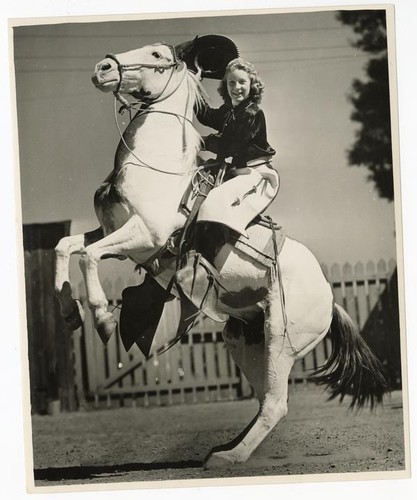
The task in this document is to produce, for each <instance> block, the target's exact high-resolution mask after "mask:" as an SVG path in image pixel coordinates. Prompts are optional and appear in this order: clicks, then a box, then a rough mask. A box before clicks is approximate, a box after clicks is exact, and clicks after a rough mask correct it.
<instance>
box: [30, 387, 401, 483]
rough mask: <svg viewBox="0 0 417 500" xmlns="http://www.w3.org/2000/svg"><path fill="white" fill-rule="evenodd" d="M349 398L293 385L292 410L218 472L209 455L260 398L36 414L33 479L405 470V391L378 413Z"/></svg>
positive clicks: (76, 480) (246, 417)
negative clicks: (207, 466) (355, 408)
mask: <svg viewBox="0 0 417 500" xmlns="http://www.w3.org/2000/svg"><path fill="white" fill-rule="evenodd" d="M348 403H349V401H346V402H343V403H342V404H339V403H338V402H334V401H332V402H327V401H326V395H325V394H324V393H323V392H321V391H320V390H318V389H316V388H314V387H312V388H308V389H298V390H297V391H295V392H291V393H290V401H289V413H288V416H287V417H286V418H285V419H284V420H283V421H282V422H281V423H280V424H279V425H278V426H277V427H276V429H274V431H273V432H272V433H271V434H270V435H269V436H268V437H267V439H266V440H265V441H264V443H263V444H262V445H261V446H260V447H259V448H258V450H256V452H255V453H254V455H253V456H252V457H251V459H250V460H249V461H248V462H247V463H246V464H243V465H238V466H230V467H227V468H224V469H222V470H215V471H213V470H204V469H203V467H202V462H203V459H204V457H205V456H206V454H207V453H208V452H209V451H210V449H211V448H212V447H213V446H217V445H219V444H223V443H225V442H227V441H229V440H231V439H232V438H234V437H235V436H236V435H237V434H238V433H239V432H240V431H241V430H243V428H244V427H245V425H246V424H247V423H248V422H249V421H250V420H251V418H252V417H253V416H254V414H255V413H256V411H257V402H256V401H255V400H245V401H235V402H222V403H207V404H194V405H179V406H171V407H158V408H117V409H106V410H96V411H85V412H78V413H65V414H60V415H56V416H34V417H33V420H32V424H33V448H34V469H35V471H34V474H35V485H36V486H55V485H68V484H78V485H79V484H97V483H119V482H128V481H164V480H177V479H206V478H230V477H235V478H236V477H251V476H283V475H284V476H285V475H301V474H302V475H306V474H332V473H345V472H370V471H400V470H404V467H405V464H404V427H403V406H402V397H401V392H399V391H398V392H394V393H392V394H391V396H389V397H388V398H387V400H386V402H385V404H384V406H383V407H379V408H377V409H376V410H373V411H372V412H371V411H370V410H369V409H365V410H361V411H360V412H352V411H349V410H348ZM329 479H330V478H329ZM161 486H163V484H161Z"/></svg>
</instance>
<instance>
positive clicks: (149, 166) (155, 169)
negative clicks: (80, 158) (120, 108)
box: [114, 99, 194, 177]
mask: <svg viewBox="0 0 417 500" xmlns="http://www.w3.org/2000/svg"><path fill="white" fill-rule="evenodd" d="M116 101H117V99H115V100H114V121H115V123H116V127H117V130H118V132H119V135H120V140H121V141H122V142H123V144H124V146H125V148H126V149H127V150H128V151H129V153H130V154H131V155H132V156H134V157H135V158H136V160H137V161H138V162H139V164H137V163H132V162H127V163H125V164H124V165H123V167H125V166H126V165H136V166H138V167H145V168H149V169H150V170H154V171H155V172H159V173H161V174H168V175H176V176H179V177H185V176H186V175H190V172H170V171H169V170H163V169H161V168H157V167H152V165H149V164H148V163H146V162H144V161H143V160H141V159H140V158H139V157H138V156H137V155H136V154H135V153H134V152H133V151H132V150H131V148H129V146H128V145H127V143H126V141H125V138H124V137H123V132H122V130H121V129H120V126H119V122H118V120H117V109H116ZM151 113H162V114H166V115H172V116H175V117H177V118H178V119H179V120H180V119H181V118H182V119H183V120H184V122H183V125H184V124H185V121H187V122H189V123H191V125H193V122H192V121H191V120H189V119H188V118H187V117H186V116H183V115H180V114H179V113H172V112H170V111H162V110H161V111H160V110H158V109H149V108H148V109H144V110H142V112H141V111H140V110H139V111H138V114H137V115H136V116H142V115H145V114H151ZM136 116H135V117H136ZM193 126H194V125H193Z"/></svg>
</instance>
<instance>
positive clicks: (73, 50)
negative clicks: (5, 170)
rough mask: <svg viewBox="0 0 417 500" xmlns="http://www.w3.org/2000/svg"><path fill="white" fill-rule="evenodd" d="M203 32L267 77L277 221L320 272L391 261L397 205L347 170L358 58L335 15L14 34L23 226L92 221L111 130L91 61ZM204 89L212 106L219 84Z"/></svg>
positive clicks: (83, 26) (45, 28)
mask: <svg viewBox="0 0 417 500" xmlns="http://www.w3.org/2000/svg"><path fill="white" fill-rule="evenodd" d="M207 33H219V34H225V35H227V36H229V37H230V38H232V39H233V40H234V41H235V43H236V44H237V46H238V48H239V51H240V54H241V56H242V57H244V58H245V59H247V60H249V61H251V62H252V63H253V64H255V66H256V67H257V69H258V71H259V73H260V75H261V77H262V79H263V80H264V82H265V85H266V91H265V96H264V99H263V101H262V105H261V106H262V109H263V110H264V111H265V114H266V119H267V130H268V139H269V142H270V143H271V145H272V146H273V147H274V148H275V149H276V150H277V156H276V163H275V166H276V168H277V169H278V171H279V173H280V177H281V188H280V192H279V194H278V196H277V198H276V200H275V201H274V203H273V204H272V205H271V207H270V209H269V212H270V213H271V215H272V216H273V217H274V218H275V220H276V221H277V222H278V223H280V224H282V225H283V227H284V228H285V230H286V232H287V234H288V235H290V236H292V237H294V238H296V239H297V240H299V241H302V242H304V243H305V244H306V245H307V246H308V247H309V248H310V249H311V250H313V252H314V253H315V254H316V255H317V257H318V259H319V260H320V261H321V262H323V263H325V264H327V265H328V266H331V265H332V264H333V263H336V262H337V263H340V264H344V263H345V262H350V263H351V264H353V265H354V264H355V263H356V262H358V261H362V262H364V263H366V262H367V261H369V260H374V261H377V260H379V259H381V258H382V259H391V258H395V257H396V248H395V217H394V205H393V204H392V203H391V204H390V203H388V202H386V201H384V200H381V199H379V198H378V195H377V193H376V191H375V189H374V186H373V185H372V184H371V183H369V182H368V181H367V171H366V169H365V168H356V167H349V166H348V164H347V157H346V151H347V149H348V148H349V146H350V145H351V144H352V142H353V141H354V133H355V129H356V128H357V126H358V125H357V124H354V123H353V122H352V121H351V120H350V114H351V112H352V108H351V105H350V103H349V101H348V98H347V96H348V94H349V92H350V87H351V83H352V80H353V78H364V77H365V73H364V65H365V63H366V61H367V56H366V54H363V53H362V52H360V51H358V50H357V49H354V48H352V46H351V44H350V40H351V39H352V38H353V32H352V30H351V28H349V27H346V26H344V25H342V24H341V23H340V22H338V21H337V20H336V19H335V13H334V12H332V11H330V12H311V13H286V14H272V15H271V14H268V15H260V14H258V15H240V16H236V15H231V16H229V15H227V16H220V17H205V18H204V17H200V18H198V17H192V18H177V19H163V20H161V19H159V20H142V21H123V22H122V21H116V22H100V23H90V22H88V23H77V22H74V23H59V24H52V25H34V26H22V27H17V28H15V32H14V57H15V69H16V95H17V111H18V132H19V153H20V181H21V200H22V214H23V222H24V223H42V222H52V221H60V220H66V219H71V220H72V232H73V233H78V232H82V231H85V230H89V229H92V228H93V227H96V226H97V220H96V218H95V214H94V210H93V203H92V200H93V195H94V192H95V190H96V189H97V187H98V186H99V185H100V183H101V182H102V181H103V180H104V178H105V177H106V176H107V174H108V173H109V172H110V171H111V169H112V165H113V158H114V153H115V150H116V146H117V143H118V133H117V129H116V126H115V121H114V110H113V99H112V96H111V95H108V94H106V95H105V94H102V93H100V92H98V91H97V90H95V89H94V87H93V85H92V84H91V74H92V71H93V69H94V65H95V64H96V63H97V62H98V61H99V60H101V59H102V58H103V57H104V55H105V54H106V53H109V52H112V53H121V52H125V51H127V50H131V49H133V48H137V47H140V46H143V45H145V44H148V43H154V42H157V41H162V40H163V41H166V42H168V43H171V44H173V45H176V44H178V43H182V42H184V41H186V40H190V39H192V38H193V37H194V36H196V35H198V34H207ZM203 83H204V85H205V86H206V89H207V91H208V93H209V95H210V97H211V98H212V105H213V106H218V105H220V104H221V102H222V101H221V98H220V96H219V95H218V93H217V86H218V82H217V81H214V80H208V79H206V80H204V82H203ZM199 129H200V130H202V131H203V130H204V129H203V128H202V127H199Z"/></svg>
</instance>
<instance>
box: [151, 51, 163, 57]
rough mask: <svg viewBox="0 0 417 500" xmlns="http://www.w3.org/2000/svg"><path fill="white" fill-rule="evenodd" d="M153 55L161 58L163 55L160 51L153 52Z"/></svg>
mask: <svg viewBox="0 0 417 500" xmlns="http://www.w3.org/2000/svg"><path fill="white" fill-rule="evenodd" d="M152 55H153V56H154V57H155V59H160V58H161V57H162V56H161V54H160V53H159V52H156V51H155V52H152Z"/></svg>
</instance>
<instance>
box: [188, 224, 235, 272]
mask: <svg viewBox="0 0 417 500" xmlns="http://www.w3.org/2000/svg"><path fill="white" fill-rule="evenodd" d="M229 232H230V230H229V228H228V227H226V226H223V225H221V224H216V223H210V222H203V223H199V224H196V227H195V234H194V248H195V250H196V252H198V253H200V254H201V255H202V256H203V257H204V258H205V259H207V260H208V261H209V262H210V264H211V265H213V266H214V259H215V257H216V255H217V253H218V252H219V250H220V248H221V247H222V246H223V245H224V244H225V243H226V241H227V240H228V237H229Z"/></svg>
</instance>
